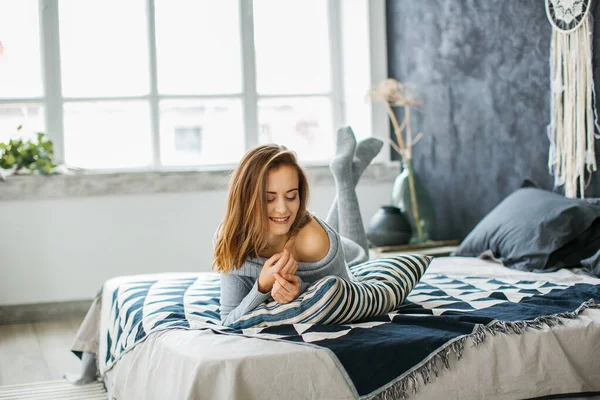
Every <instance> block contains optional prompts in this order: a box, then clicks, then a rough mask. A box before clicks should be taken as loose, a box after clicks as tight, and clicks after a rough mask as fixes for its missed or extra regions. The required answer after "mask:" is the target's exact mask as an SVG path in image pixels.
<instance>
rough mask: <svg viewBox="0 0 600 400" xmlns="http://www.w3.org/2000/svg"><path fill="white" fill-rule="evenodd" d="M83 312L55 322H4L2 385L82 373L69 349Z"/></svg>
mask: <svg viewBox="0 0 600 400" xmlns="http://www.w3.org/2000/svg"><path fill="white" fill-rule="evenodd" d="M83 317H84V316H83V315H73V316H65V317H61V318H58V319H56V320H54V321H48V322H36V323H28V324H14V325H0V386H3V385H16V384H21V383H29V382H40V381H49V380H56V379H61V378H62V377H63V374H64V373H77V372H79V358H77V357H76V356H75V355H74V354H73V353H71V352H70V351H69V349H70V347H71V342H72V340H73V338H74V337H75V333H76V332H77V329H78V328H79V325H80V324H81V322H82V321H83Z"/></svg>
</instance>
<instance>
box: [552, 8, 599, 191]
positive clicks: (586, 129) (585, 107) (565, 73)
mask: <svg viewBox="0 0 600 400" xmlns="http://www.w3.org/2000/svg"><path fill="white" fill-rule="evenodd" d="M545 1H546V14H547V16H548V20H550V23H551V24H552V42H551V47H550V83H551V112H550V114H551V116H550V118H551V119H550V126H549V127H548V136H549V139H550V152H549V157H548V167H549V169H550V172H551V173H553V175H554V186H555V187H556V186H561V185H564V186H565V196H567V197H572V198H574V197H577V194H578V191H579V196H580V197H584V192H585V189H586V187H587V185H589V179H591V174H592V173H593V172H594V171H596V155H595V152H594V138H600V136H598V135H595V132H594V127H596V126H597V117H596V112H595V108H594V102H595V93H594V80H593V74H592V16H591V13H590V8H591V5H592V4H591V3H592V0H545ZM599 131H600V129H599ZM586 172H587V177H588V180H587V182H586Z"/></svg>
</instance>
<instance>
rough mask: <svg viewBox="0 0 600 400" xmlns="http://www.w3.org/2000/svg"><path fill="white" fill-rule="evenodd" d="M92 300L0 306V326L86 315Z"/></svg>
mask: <svg viewBox="0 0 600 400" xmlns="http://www.w3.org/2000/svg"><path fill="white" fill-rule="evenodd" d="M91 305H92V300H91V299H90V300H75V301H64V302H57V303H39V304H17V305H10V306H0V325H6V324H23V323H31V322H43V321H53V320H56V319H59V318H64V317H69V316H81V317H82V318H83V317H84V316H85V314H86V313H87V311H88V309H89V308H90V306H91Z"/></svg>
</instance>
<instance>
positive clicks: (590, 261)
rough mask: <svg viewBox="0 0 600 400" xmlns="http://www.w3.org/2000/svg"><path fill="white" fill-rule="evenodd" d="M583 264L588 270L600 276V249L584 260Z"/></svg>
mask: <svg viewBox="0 0 600 400" xmlns="http://www.w3.org/2000/svg"><path fill="white" fill-rule="evenodd" d="M581 265H583V266H584V267H585V269H586V271H588V272H589V273H591V274H593V275H596V276H597V277H598V278H600V249H598V251H597V252H596V254H594V255H593V256H591V257H590V258H586V259H585V260H583V261H582V262H581Z"/></svg>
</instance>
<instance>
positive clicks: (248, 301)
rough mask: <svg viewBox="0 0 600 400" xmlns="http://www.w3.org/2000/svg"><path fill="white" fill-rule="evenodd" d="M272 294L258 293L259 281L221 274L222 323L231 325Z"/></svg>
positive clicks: (246, 277)
mask: <svg viewBox="0 0 600 400" xmlns="http://www.w3.org/2000/svg"><path fill="white" fill-rule="evenodd" d="M270 296H271V293H270V292H269V293H261V292H259V291H258V279H254V278H251V277H248V276H239V275H233V274H221V322H222V323H223V325H225V326H227V325H231V324H232V323H234V322H235V321H237V320H238V319H239V318H240V317H241V316H242V315H244V314H246V313H247V312H249V311H252V310H254V309H255V308H256V307H258V305H259V304H262V303H264V302H265V301H267V300H268V299H269V297H270Z"/></svg>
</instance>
